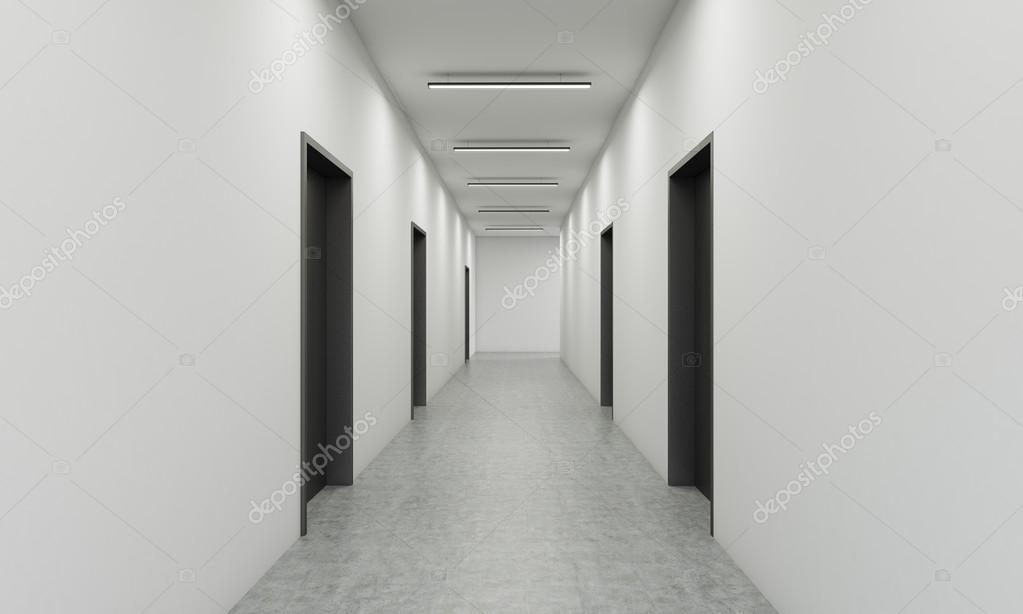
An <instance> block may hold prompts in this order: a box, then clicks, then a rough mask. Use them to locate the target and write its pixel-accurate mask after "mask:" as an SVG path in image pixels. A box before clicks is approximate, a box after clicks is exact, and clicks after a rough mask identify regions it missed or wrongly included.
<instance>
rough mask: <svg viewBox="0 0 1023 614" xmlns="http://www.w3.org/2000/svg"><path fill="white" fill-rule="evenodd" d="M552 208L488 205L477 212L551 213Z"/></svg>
mask: <svg viewBox="0 0 1023 614" xmlns="http://www.w3.org/2000/svg"><path fill="white" fill-rule="evenodd" d="M550 212H551V210H550V209H543V208H540V207H487V208H485V209H477V210H476V213H550Z"/></svg>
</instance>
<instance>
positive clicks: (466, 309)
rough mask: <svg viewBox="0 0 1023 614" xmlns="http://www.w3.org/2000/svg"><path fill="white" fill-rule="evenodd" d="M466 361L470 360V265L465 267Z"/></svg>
mask: <svg viewBox="0 0 1023 614" xmlns="http://www.w3.org/2000/svg"><path fill="white" fill-rule="evenodd" d="M465 362H469V267H465Z"/></svg>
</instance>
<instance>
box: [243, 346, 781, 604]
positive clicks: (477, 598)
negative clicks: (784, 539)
mask: <svg viewBox="0 0 1023 614" xmlns="http://www.w3.org/2000/svg"><path fill="white" fill-rule="evenodd" d="M708 522H709V506H708V503H707V501H706V499H704V498H703V496H702V495H701V494H700V493H699V492H697V491H695V490H693V489H689V488H672V487H669V486H667V485H666V484H665V483H664V480H662V479H661V478H660V476H658V475H657V473H656V472H655V471H654V470H653V468H651V467H650V465H649V463H648V462H647V461H646V460H645V459H644V458H643V457H642V455H640V453H639V452H638V451H637V450H636V449H635V447H633V445H632V444H631V443H630V442H629V440H628V439H627V438H626V437H625V435H624V434H623V433H622V431H621V430H620V429H619V428H618V427H617V426H616V425H614V424H613V423H612V422H611V421H610V420H609V419H608V414H607V411H606V410H602V409H601V408H600V407H599V405H598V404H597V403H596V402H595V401H594V400H593V399H592V397H590V395H589V394H588V393H587V392H586V390H585V389H584V388H583V387H582V385H581V384H580V383H579V381H578V380H576V378H575V377H574V376H573V375H572V373H571V372H570V371H569V370H568V368H567V367H565V365H564V364H562V363H561V361H560V360H559V359H558V358H557V357H556V356H551V355H515V354H477V355H476V356H474V357H473V360H472V362H471V364H470V365H468V366H467V367H465V368H464V369H462V370H461V371H460V372H459V373H458V374H457V375H456V376H455V377H454V378H453V379H452V380H451V381H450V382H449V383H448V384H447V385H446V386H445V387H444V388H443V389H442V390H441V391H440V392H439V393H438V394H437V395H436V396H435V398H433V399H432V400H431V403H430V405H429V406H428V407H426V408H418V409H417V410H416V420H415V421H414V422H413V423H411V424H410V425H409V426H408V427H406V428H405V429H404V430H403V431H402V432H401V433H399V434H398V435H397V437H395V439H394V440H393V441H392V442H391V443H390V444H389V445H388V446H387V448H386V449H385V450H384V451H383V452H382V453H381V454H380V455H379V456H378V457H377V458H376V459H375V460H374V461H373V462H372V463H371V464H370V466H369V467H367V468H366V470H365V471H364V472H363V473H362V474H361V475H360V476H359V477H358V479H357V480H356V484H355V486H350V487H330V488H327V489H324V490H323V491H322V492H321V493H320V494H319V495H318V496H317V497H316V498H315V499H314V500H313V501H312V502H310V505H309V534H308V536H306V537H304V538H301V539H300V540H299V541H298V542H296V543H295V544H294V545H293V546H292V547H291V548H290V549H289V550H288V551H287V552H286V553H285V554H284V555H283V556H282V557H281V558H280V560H278V561H277V562H276V563H275V564H274V566H273V567H272V568H271V569H270V571H269V572H267V574H266V575H265V576H264V577H263V578H262V579H261V580H260V581H259V583H258V584H256V586H255V587H253V588H252V589H251V590H250V591H249V593H248V594H247V595H246V596H245V598H244V599H243V600H242V601H241V602H240V603H239V604H238V605H237V606H236V607H235V608H234V609H233V610H232V612H234V613H236V614H255V613H260V614H264V613H274V614H277V613H282V612H289V613H290V612H294V613H296V614H318V613H326V612H409V613H419V612H438V613H444V614H448V613H458V612H551V613H555V612H556V613H559V614H564V613H569V612H627V613H643V612H680V613H690V612H691V613H693V614H717V613H742V614H754V613H755V614H767V613H770V612H774V609H773V608H772V607H771V606H770V604H769V603H768V602H767V601H766V600H765V599H764V598H763V597H762V596H761V594H760V593H759V591H758V590H757V589H756V588H755V587H754V586H753V585H752V584H751V583H750V581H749V580H748V579H747V578H746V576H745V575H744V574H743V573H742V572H741V571H740V570H739V569H738V568H737V567H736V566H735V564H734V563H733V562H732V560H731V559H730V558H729V556H728V555H727V554H726V553H725V552H724V550H723V549H722V548H721V546H720V545H719V544H718V543H717V542H715V541H714V539H713V538H711V537H710V536H709V535H708Z"/></svg>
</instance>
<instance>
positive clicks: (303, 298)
mask: <svg viewBox="0 0 1023 614" xmlns="http://www.w3.org/2000/svg"><path fill="white" fill-rule="evenodd" d="M299 143H300V147H301V150H300V158H299V159H300V162H299V164H300V171H299V172H300V187H299V198H300V209H301V230H300V234H301V240H300V242H299V261H300V262H301V263H302V264H301V282H300V289H299V296H300V307H299V309H300V325H299V327H300V330H299V339H300V344H301V345H300V363H301V364H300V368H299V373H300V375H299V439H300V441H299V466H300V468H301V471H300V472H299V475H300V478H301V487H300V488H299V491H300V492H299V499H300V505H299V516H300V520H299V534H300V535H305V534H306V532H307V528H308V527H307V506H308V501H307V494H308V487H307V482H308V479H307V474H306V471H307V470H308V468H307V467H306V456H307V455H308V453H309V450H308V446H307V444H306V440H307V438H308V437H307V429H308V428H309V424H308V420H307V414H308V412H309V407H308V405H307V401H308V399H307V398H306V397H307V387H308V376H309V364H308V356H307V351H308V347H309V344H308V340H309V307H310V306H309V300H308V299H309V297H308V293H309V260H310V259H314V258H318V257H319V255H318V254H314V253H313V252H312V251H311V250H310V249H309V248H310V247H320V248H322V246H311V245H309V241H310V239H311V237H310V229H309V222H310V220H309V207H310V202H309V197H310V190H309V173H310V172H311V171H315V170H316V169H314V168H312V166H311V165H310V159H309V153H310V150H313V151H315V152H316V154H317V155H318V156H321V157H322V158H324V159H325V160H326V162H328V163H329V164H331V165H332V166H333V167H335V168H336V170H338V171H340V172H341V173H343V174H344V175H347V177H348V179H347V181H348V182H349V194H350V195H353V194H354V189H355V173H354V172H352V170H351V169H350V168H349V167H348V166H347V165H345V164H344V163H342V162H341V161H340V160H338V159H337V158H336V157H335V156H334V155H333V154H331V153H330V151H328V150H327V148H326V147H324V146H322V145H321V144H320V143H318V142H317V141H316V140H315V139H314V138H312V137H311V136H310V135H309V134H308V133H307V132H304V131H302V132H300V134H299ZM348 206H349V208H350V209H351V215H352V222H351V224H350V225H349V227H348V229H349V236H348V237H347V239H348V248H349V249H350V250H351V257H350V261H351V263H352V268H353V270H352V275H353V276H354V260H355V259H354V255H355V254H354V249H355V237H354V232H353V228H354V220H355V217H354V216H355V207H354V200H350V201H349V203H348ZM350 294H351V295H352V305H351V311H350V314H351V319H352V323H353V331H352V335H351V337H350V340H351V345H352V355H351V356H349V357H348V365H349V366H350V367H351V366H353V365H354V358H355V357H354V317H355V311H354V291H350ZM347 376H348V377H352V376H353V373H352V369H351V368H349V369H348V370H347ZM349 390H351V387H349ZM352 401H353V403H354V399H353V400H352ZM351 406H352V404H350V407H351ZM351 446H354V442H351ZM349 449H350V448H349ZM351 453H352V452H349V454H351ZM348 481H349V483H350V482H351V480H350V478H349V480H348Z"/></svg>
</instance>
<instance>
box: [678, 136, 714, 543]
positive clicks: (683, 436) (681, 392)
mask: <svg viewBox="0 0 1023 614" xmlns="http://www.w3.org/2000/svg"><path fill="white" fill-rule="evenodd" d="M676 168H677V170H676V171H674V172H672V173H671V174H670V179H669V202H668V483H669V484H670V485H672V486H695V487H696V488H697V489H699V490H700V492H702V493H703V494H704V495H705V496H706V497H707V499H708V500H709V501H710V504H711V524H710V528H711V534H713V532H714V511H713V510H714V340H713V323H714V322H713V316H714V268H713V265H714V246H713V231H714V184H713V135H711V136H708V137H707V139H706V140H705V141H704V142H703V143H701V144H700V145H698V146H697V147H696V148H695V149H694V150H693V151H692V152H691V153H690V154H689V156H688V157H687V158H686V159H685V160H683V161H682V162H681V163H680V164H679V166H677V167H676Z"/></svg>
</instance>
